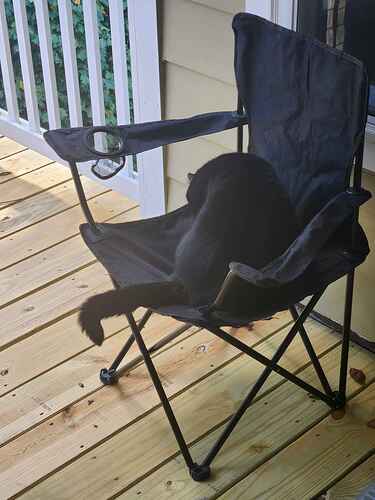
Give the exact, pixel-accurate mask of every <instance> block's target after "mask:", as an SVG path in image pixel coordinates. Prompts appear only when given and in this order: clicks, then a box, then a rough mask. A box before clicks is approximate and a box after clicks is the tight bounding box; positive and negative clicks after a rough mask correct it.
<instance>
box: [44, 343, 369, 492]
mask: <svg viewBox="0 0 375 500" xmlns="http://www.w3.org/2000/svg"><path fill="white" fill-rule="evenodd" d="M351 353H352V354H351V359H352V362H354V363H358V366H359V367H360V366H362V367H367V368H369V370H370V371H371V377H369V379H370V378H371V380H375V372H374V368H373V363H372V360H371V357H370V355H369V353H366V351H364V350H363V349H360V348H358V347H357V346H352V350H351ZM335 354H336V353H335V352H333V353H329V354H328V355H327V357H325V358H323V366H327V374H328V376H329V379H330V380H331V381H332V380H333V379H334V380H335V381H336V371H337V361H336V358H337V356H335ZM338 354H339V350H338V351H337V355H338ZM335 361H336V362H335ZM306 375H307V380H308V381H309V382H312V381H313V380H315V373H314V370H313V369H312V367H311V366H310V367H309V368H308V369H307V373H306ZM304 378H305V377H304ZM348 382H349V384H348V387H349V393H350V394H352V392H353V391H355V393H356V394H358V392H360V391H361V390H362V388H360V389H359V391H358V390H357V389H358V386H357V384H356V383H355V382H353V380H351V379H350V378H349V379H348ZM289 393H290V397H291V398H292V402H291V403H290V402H288V396H287V395H288V394H289ZM274 394H275V396H274ZM352 397H354V395H353V396H352ZM275 398H276V400H275ZM236 401H237V398H236ZM274 401H275V404H276V407H275V408H273V407H272V404H273V402H274ZM284 401H285V404H284ZM308 401H311V400H310V398H307V397H306V395H305V393H304V391H299V390H298V389H296V390H294V386H293V384H291V383H289V382H288V383H287V385H286V386H284V388H282V389H279V391H278V392H275V393H272V394H271V395H270V396H269V397H268V398H267V400H266V401H265V402H264V405H265V404H268V405H269V406H271V408H269V410H268V412H267V409H266V408H264V405H263V404H262V403H260V404H259V403H258V404H254V406H253V411H252V412H250V413H247V414H245V415H244V417H243V419H241V422H240V424H239V428H238V430H237V437H236V436H233V438H232V443H231V444H228V446H227V447H226V452H225V451H224V450H223V452H224V453H221V454H219V455H218V457H217V460H216V461H215V464H216V465H213V467H214V469H215V470H216V471H217V472H218V475H215V476H214V475H213V477H212V479H211V480H210V481H209V483H208V484H207V483H200V484H196V483H194V482H192V481H191V480H190V479H189V477H188V473H187V472H186V469H185V464H184V462H183V460H182V457H180V456H178V457H177V458H176V459H175V461H174V462H173V461H172V462H171V464H168V465H167V466H166V467H165V468H164V470H160V471H159V472H158V473H157V474H156V475H155V476H153V477H152V478H149V479H147V480H146V481H145V482H144V483H143V485H142V483H140V484H137V485H136V486H135V487H134V490H131V492H130V494H129V496H128V495H127V492H128V489H127V488H126V487H125V488H123V489H122V490H123V491H124V495H123V496H122V495H121V499H122V498H124V500H125V498H135V495H136V494H137V491H142V494H143V495H144V497H145V498H154V497H158V496H159V497H160V495H161V497H163V493H165V494H166V495H168V494H169V495H170V498H176V499H177V498H198V496H199V498H201V497H204V498H210V499H212V498H217V495H215V491H216V493H217V492H218V491H219V490H220V494H221V493H222V491H223V489H224V488H225V489H226V485H227V482H235V481H233V479H234V478H236V479H237V477H238V476H241V477H242V476H244V475H245V476H246V475H247V473H248V472H247V471H248V470H249V469H250V468H251V469H256V468H257V466H256V464H257V463H258V462H259V461H262V462H264V455H270V454H272V452H273V449H274V448H275V447H276V446H277V447H279V448H280V449H284V448H283V442H284V441H285V439H286V437H285V434H287V436H288V435H290V434H291V432H292V433H295V432H296V430H294V428H288V427H287V428H286V429H285V432H284V431H283V427H280V431H279V430H278V426H279V424H278V422H279V418H278V412H283V411H285V412H288V413H287V415H289V411H290V412H291V415H290V417H288V416H286V417H284V416H282V415H280V418H284V421H286V422H287V421H288V418H290V419H291V421H290V423H291V424H293V423H294V422H293V419H294V418H297V420H296V424H298V425H297V427H298V432H299V430H300V429H304V428H305V426H306V425H307V424H308V423H309V422H311V421H312V420H314V421H316V420H320V414H321V412H322V411H323V412H325V413H326V414H328V413H329V412H330V409H329V408H327V407H326V405H325V404H324V403H322V402H320V401H318V402H314V401H311V402H310V403H307V402H308ZM296 402H299V404H298V406H293V405H295V404H296ZM198 406H199V403H198ZM288 407H289V410H288ZM309 408H310V409H311V414H310V410H309ZM306 411H307V412H309V413H308V414H307V415H306ZM293 413H294V416H293ZM159 418H160V417H159ZM251 419H253V421H252V420H251ZM254 419H258V421H257V420H255V421H254ZM267 419H268V426H267ZM201 420H202V419H201ZM256 422H258V423H256ZM265 422H266V425H265ZM153 425H156V423H155V422H154V423H153ZM286 425H289V424H286ZM190 427H192V426H190ZM311 427H314V425H312V426H311ZM139 432H141V430H139ZM124 438H125V436H124ZM124 438H123V439H124ZM216 438H217V435H214V436H212V437H211V439H209V440H208V442H207V440H205V441H202V442H200V443H199V444H198V446H196V448H195V449H193V450H192V452H193V454H194V457H196V458H197V459H198V460H199V459H200V460H201V459H202V457H204V456H205V454H206V452H207V450H208V449H209V447H210V446H211V445H212V444H213V443H214V441H215V440H216ZM128 439H129V440H130V439H131V436H128ZM136 439H137V438H136V436H134V439H133V446H134V441H136ZM257 447H259V448H260V449H259V451H258V450H257V449H256V448H257ZM117 448H118V445H117ZM124 448H125V442H124V441H122V448H121V449H124ZM169 448H170V447H169ZM269 448H270V449H269ZM99 452H100V450H98V451H97V452H96V453H97V455H98V458H99V456H100V455H99ZM133 456H134V454H133ZM237 457H239V458H237ZM240 457H241V458H240ZM142 460H143V459H141V460H140V461H139V463H142ZM269 460H270V458H268V460H266V462H267V461H269ZM148 462H150V461H148ZM148 462H146V463H148ZM100 464H101V462H98V463H96V465H93V467H92V468H90V470H92V469H95V467H98V466H100ZM226 464H227V465H228V470H227V469H226ZM152 465H153V464H152ZM87 466H88V464H87ZM73 470H74V469H71V472H72V473H73ZM77 470H81V469H80V468H79V467H77V469H76V470H74V473H75V472H76V471H77ZM84 470H85V467H82V472H83V471H84ZM87 470H88V469H87V468H86V470H85V473H86V472H87ZM132 470H134V469H133V468H132ZM116 473H119V471H118V467H116V466H113V467H111V471H108V476H107V477H108V478H112V479H113V474H116ZM124 476H125V477H126V480H127V481H129V474H127V473H126V474H125V473H124ZM233 476H234V477H233ZM61 477H62V476H60V477H59V478H58V480H55V481H51V482H50V483H48V484H51V485H52V484H54V486H56V485H57V484H58V483H59V481H60V479H61ZM167 480H168V481H169V483H170V486H168V485H166V481H167ZM123 481H124V482H125V479H123ZM107 485H108V488H110V489H111V490H112V491H116V489H115V486H114V487H109V483H107ZM72 489H74V488H72ZM72 489H71V490H70V491H72ZM55 491H56V490H55ZM173 493H174V495H175V496H173ZM132 495H134V496H132ZM213 495H215V496H213ZM118 496H119V493H118V491H116V495H115V496H114V497H118ZM94 497H95V495H94ZM107 497H109V495H106V498H107ZM95 498H97V497H95ZM168 498H169V497H168ZM225 498H228V499H229V498H230V499H232V498H237V497H234V496H228V497H225ZM241 498H242V497H241ZM243 498H247V496H246V495H244V496H243ZM257 498H258V497H257ZM262 498H263V497H262ZM267 498H268V497H267ZM280 498H281V497H280ZM282 498H291V497H287V496H285V497H284V496H283V497H282ZM293 498H297V497H293ZM298 498H300V497H298Z"/></svg>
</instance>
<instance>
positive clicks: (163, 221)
mask: <svg viewBox="0 0 375 500" xmlns="http://www.w3.org/2000/svg"><path fill="white" fill-rule="evenodd" d="M193 218H194V217H193V215H192V213H191V211H190V210H189V206H188V205H185V206H183V207H182V208H180V209H178V210H176V211H174V212H171V213H169V214H167V215H164V216H161V217H155V218H151V219H146V220H140V221H134V222H127V223H117V224H110V223H105V224H99V225H98V228H99V229H100V233H101V234H100V236H99V237H98V235H97V234H96V233H94V232H93V230H92V228H91V226H90V225H89V224H82V225H81V226H80V230H81V234H82V237H83V239H84V241H85V242H86V244H87V246H88V247H89V248H90V250H91V251H92V252H93V254H94V255H95V256H96V258H97V259H98V260H99V261H100V262H101V263H102V265H103V266H104V267H105V268H106V270H107V271H108V273H109V275H110V276H111V278H112V279H113V280H114V282H116V284H117V285H118V286H120V287H125V286H128V285H134V284H141V283H147V282H157V281H162V280H166V279H168V278H169V277H170V276H171V274H172V273H173V269H174V258H175V252H176V248H177V246H178V243H179V242H180V240H181V238H182V236H183V235H184V234H185V232H186V231H187V230H188V229H189V227H190V226H191V224H192V222H193ZM348 227H349V228H350V229H351V224H349V225H348ZM358 230H359V233H360V238H359V239H360V240H361V245H360V248H359V249H357V251H356V252H355V253H350V254H349V253H348V252H345V251H343V247H344V246H345V239H347V238H346V236H345V229H344V231H342V234H341V236H338V237H337V236H336V237H335V242H336V243H335V245H332V244H329V245H326V246H325V248H324V249H322V251H321V252H319V254H318V256H317V257H316V259H315V260H314V262H313V263H312V264H311V265H310V266H308V268H307V269H306V271H305V272H304V273H303V274H302V275H300V276H299V277H298V278H297V279H295V280H293V281H292V282H290V283H287V284H286V285H283V286H280V287H272V288H262V287H259V286H255V285H252V284H251V283H247V282H246V281H243V280H241V281H240V283H239V284H238V288H237V290H236V293H234V294H233V293H232V294H231V296H230V297H229V300H226V308H225V310H221V311H214V312H212V313H210V316H209V317H208V316H207V314H208V312H207V304H206V303H202V304H197V305H195V306H194V307H192V306H191V305H190V304H186V305H171V306H168V307H162V308H156V309H154V310H155V311H156V312H158V313H160V314H162V315H167V316H172V317H174V318H176V319H178V320H180V321H184V322H188V323H192V324H196V325H204V324H206V323H207V320H208V319H209V321H210V322H211V324H212V323H214V324H217V325H221V326H242V325H246V324H248V323H249V322H250V321H255V320H258V319H263V318H267V317H270V316H272V315H274V314H275V313H277V312H279V311H281V310H284V309H287V308H288V307H289V306H290V305H293V304H296V303H298V302H300V301H301V300H302V299H304V298H305V297H307V296H309V295H312V294H314V293H316V292H318V291H319V290H321V289H322V288H324V287H325V286H327V285H328V284H329V283H331V282H333V281H335V280H336V279H338V278H340V277H341V276H344V275H345V274H346V273H348V272H349V271H350V270H351V269H353V268H354V267H356V266H358V265H359V264H360V263H362V262H363V261H364V260H365V258H366V255H367V254H368V251H369V250H368V245H367V240H366V237H365V235H364V233H363V231H362V230H361V228H360V227H359V226H358Z"/></svg>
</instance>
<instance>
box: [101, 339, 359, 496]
mask: <svg viewBox="0 0 375 500" xmlns="http://www.w3.org/2000/svg"><path fill="white" fill-rule="evenodd" d="M332 332H333V330H332ZM340 344H341V341H339V342H337V343H336V344H334V345H332V346H330V347H329V348H327V349H325V350H324V351H322V352H321V353H319V355H318V358H323V357H324V356H326V355H327V354H329V353H330V352H331V351H333V350H334V349H337V348H338V346H339V345H340ZM254 347H255V346H254ZM242 355H245V353H241V354H240V355H239V356H236V357H235V358H233V359H232V360H231V361H234V360H235V359H238V358H239V357H240V356H242ZM227 364H229V363H224V364H223V365H222V366H220V368H223V367H224V366H225V365H227ZM310 367H312V363H311V361H310V362H307V363H305V364H304V365H303V366H301V367H299V368H298V369H297V370H294V371H293V372H292V373H294V374H295V375H298V374H299V373H300V372H302V371H305V370H307V369H308V368H310ZM215 371H217V370H214V371H212V372H210V375H211V374H213V373H215ZM204 378H206V377H204ZM202 379H203V377H202ZM287 382H288V380H286V379H283V380H280V382H276V383H275V384H274V385H272V386H271V387H270V388H269V389H265V390H264V392H262V393H260V394H259V395H258V396H256V397H255V398H254V401H253V403H252V405H253V404H255V403H257V402H259V401H260V400H262V399H263V398H265V397H267V396H269V394H270V393H271V392H273V391H276V390H277V389H279V388H280V387H281V386H282V385H284V384H285V383H287ZM173 397H174V396H173ZM353 397H354V396H353ZM169 400H172V397H171V398H169ZM159 407H161V405H159ZM232 416H233V414H232V415H229V416H228V417H226V418H225V419H224V420H222V421H220V422H218V423H216V424H215V425H214V426H213V427H211V428H210V429H208V430H207V431H206V432H204V433H203V434H201V435H199V436H197V437H196V438H195V439H193V440H191V441H189V442H188V447H189V448H192V447H193V446H195V445H196V444H197V443H199V441H201V440H203V439H205V438H206V437H208V436H209V435H210V434H213V433H214V432H216V431H217V430H218V429H220V427H223V426H224V425H225V424H226V423H227V422H228V421H229V420H230V419H231V418H232ZM325 417H326V415H324V416H322V418H321V420H323V419H324V418H325ZM317 423H318V422H317ZM315 425H316V423H314V424H312V425H311V426H310V427H309V428H306V429H304V430H303V431H302V432H300V433H299V434H298V435H296V436H294V438H293V439H291V440H290V442H287V444H285V445H284V446H283V447H281V448H280V449H279V450H277V451H275V453H274V454H272V455H271V457H270V456H268V457H266V458H265V459H264V460H263V461H262V462H260V463H259V464H258V465H257V467H260V466H261V465H263V464H264V463H265V462H267V461H268V460H270V458H272V456H274V455H276V454H277V453H278V452H279V451H281V449H283V448H284V447H286V446H288V445H289V444H291V443H292V442H293V441H295V440H297V439H298V438H299V437H301V436H302V435H303V434H304V433H305V432H307V431H308V430H310V428H311V427H314V426H315ZM180 456H181V451H180V450H177V451H176V453H174V454H173V455H171V456H170V457H168V458H167V459H165V460H164V461H163V462H160V463H159V464H158V465H157V466H155V467H154V468H152V470H151V469H150V470H149V471H148V472H147V473H145V474H143V475H142V476H140V477H139V478H137V479H135V480H134V481H133V482H132V483H130V484H128V485H127V486H126V487H125V488H124V489H122V490H120V491H118V492H117V493H116V494H115V495H113V496H110V497H108V500H113V499H115V498H117V497H118V496H120V495H122V494H123V493H126V491H128V490H130V489H131V488H134V486H136V485H137V484H139V483H140V482H142V481H143V480H144V479H146V478H147V477H149V476H151V475H152V474H153V473H155V472H156V471H158V470H159V469H161V468H162V467H164V466H165V465H166V464H167V463H169V462H171V461H172V460H174V459H176V458H178V457H180ZM257 467H256V468H257ZM254 470H255V468H254ZM251 472H252V471H251ZM249 473H250V472H249ZM246 475H247V474H246ZM246 475H244V476H242V477H240V478H238V481H236V482H240V481H241V480H242V479H244V477H246ZM234 484H235V483H233V484H231V485H230V486H228V490H229V489H230V488H232V487H233V486H234ZM212 487H214V486H212ZM217 492H218V493H220V495H222V494H223V493H224V491H223V490H221V491H220V492H219V491H217ZM214 498H217V497H216V496H215V497H212V500H213V499H214Z"/></svg>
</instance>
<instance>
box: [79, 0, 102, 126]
mask: <svg viewBox="0 0 375 500" xmlns="http://www.w3.org/2000/svg"><path fill="white" fill-rule="evenodd" d="M83 17H84V22H85V37H86V50H87V65H88V70H89V80H90V97H91V110H92V121H93V125H104V124H105V111H104V95H103V76H102V65H101V58H100V49H99V36H98V18H97V12H96V0H84V2H83Z"/></svg>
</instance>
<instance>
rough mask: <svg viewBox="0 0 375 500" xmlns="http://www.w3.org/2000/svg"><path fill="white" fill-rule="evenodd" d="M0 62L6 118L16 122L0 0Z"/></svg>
mask: <svg viewBox="0 0 375 500" xmlns="http://www.w3.org/2000/svg"><path fill="white" fill-rule="evenodd" d="M0 63H1V72H2V76H3V85H4V92H5V100H6V104H7V111H8V119H9V120H10V121H12V122H16V121H17V120H18V103H17V93H16V85H15V80H14V70H13V61H12V54H11V52H10V45H9V32H8V25H7V20H6V16H5V6H4V2H0Z"/></svg>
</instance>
